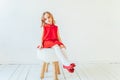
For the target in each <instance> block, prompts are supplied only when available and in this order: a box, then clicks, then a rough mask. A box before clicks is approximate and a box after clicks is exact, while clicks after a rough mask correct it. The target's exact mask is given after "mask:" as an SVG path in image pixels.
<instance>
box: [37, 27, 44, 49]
mask: <svg viewBox="0 0 120 80" xmlns="http://www.w3.org/2000/svg"><path fill="white" fill-rule="evenodd" d="M40 34H41V35H40V44H39V45H38V47H37V48H42V47H43V45H42V43H43V27H42V28H41V32H40Z"/></svg>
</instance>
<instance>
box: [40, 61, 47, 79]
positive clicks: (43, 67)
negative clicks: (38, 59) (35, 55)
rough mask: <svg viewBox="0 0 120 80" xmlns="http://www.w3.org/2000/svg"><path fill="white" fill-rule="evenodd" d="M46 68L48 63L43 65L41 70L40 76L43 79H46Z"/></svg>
mask: <svg viewBox="0 0 120 80" xmlns="http://www.w3.org/2000/svg"><path fill="white" fill-rule="evenodd" d="M45 66H46V63H45V62H44V63H43V65H42V68H41V74H40V78H41V79H43V78H44V72H45Z"/></svg>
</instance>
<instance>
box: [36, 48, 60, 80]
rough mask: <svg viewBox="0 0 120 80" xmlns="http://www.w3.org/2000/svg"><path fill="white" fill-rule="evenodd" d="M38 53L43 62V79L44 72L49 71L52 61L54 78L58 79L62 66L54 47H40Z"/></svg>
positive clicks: (41, 75) (42, 76)
mask: <svg viewBox="0 0 120 80" xmlns="http://www.w3.org/2000/svg"><path fill="white" fill-rule="evenodd" d="M37 55H38V58H39V59H40V60H42V62H43V64H42V68H41V73H40V78H41V79H43V78H44V73H45V72H48V64H49V63H52V65H53V75H54V80H58V76H57V75H58V74H60V68H59V63H58V61H59V60H58V58H57V56H56V54H55V51H54V49H52V48H44V49H38V52H37Z"/></svg>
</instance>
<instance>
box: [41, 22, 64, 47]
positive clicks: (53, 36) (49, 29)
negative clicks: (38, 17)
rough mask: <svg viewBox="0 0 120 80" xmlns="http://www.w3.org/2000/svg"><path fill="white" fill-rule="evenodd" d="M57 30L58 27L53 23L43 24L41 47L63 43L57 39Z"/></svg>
mask: <svg viewBox="0 0 120 80" xmlns="http://www.w3.org/2000/svg"><path fill="white" fill-rule="evenodd" d="M57 31H58V27H57V26H56V25H54V24H52V25H48V24H46V25H44V27H43V38H42V47H43V48H51V47H52V46H54V45H55V44H58V45H63V43H62V42H60V41H59V40H58V35H57Z"/></svg>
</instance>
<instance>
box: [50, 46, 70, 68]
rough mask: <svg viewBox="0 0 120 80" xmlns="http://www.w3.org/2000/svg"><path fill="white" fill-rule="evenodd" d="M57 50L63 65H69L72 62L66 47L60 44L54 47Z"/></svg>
mask: <svg viewBox="0 0 120 80" xmlns="http://www.w3.org/2000/svg"><path fill="white" fill-rule="evenodd" d="M52 48H53V49H54V50H55V53H56V55H57V57H58V58H59V60H60V61H61V63H62V64H63V65H66V66H69V65H70V62H69V60H68V58H67V56H66V53H65V49H64V48H60V47H59V46H58V45H54V46H53V47H52Z"/></svg>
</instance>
